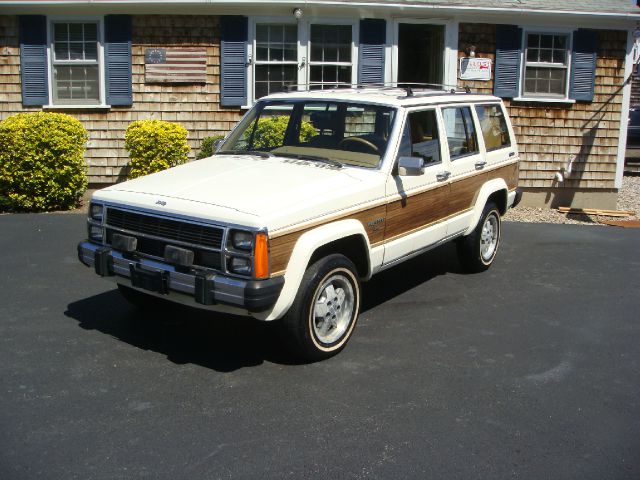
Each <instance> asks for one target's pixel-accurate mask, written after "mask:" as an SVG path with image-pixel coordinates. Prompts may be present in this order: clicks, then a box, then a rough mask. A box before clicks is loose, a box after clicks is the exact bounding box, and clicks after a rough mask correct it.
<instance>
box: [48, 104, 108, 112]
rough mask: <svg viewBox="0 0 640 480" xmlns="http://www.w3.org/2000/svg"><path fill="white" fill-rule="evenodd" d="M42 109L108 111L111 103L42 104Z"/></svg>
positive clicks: (50, 110)
mask: <svg viewBox="0 0 640 480" xmlns="http://www.w3.org/2000/svg"><path fill="white" fill-rule="evenodd" d="M42 110H44V111H47V112H55V111H70V110H76V111H78V110H80V111H84V112H86V111H93V112H97V111H108V110H111V105H44V106H43V107H42Z"/></svg>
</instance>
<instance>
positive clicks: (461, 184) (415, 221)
mask: <svg viewBox="0 0 640 480" xmlns="http://www.w3.org/2000/svg"><path fill="white" fill-rule="evenodd" d="M500 177H501V178H504V179H505V181H506V182H507V185H508V186H509V189H512V188H515V187H516V186H517V178H518V165H517V164H516V163H513V164H510V165H506V166H504V167H500V168H497V169H494V170H490V171H488V172H483V173H480V174H478V175H474V176H472V177H469V178H466V179H462V180H458V181H454V182H452V183H451V184H446V185H439V186H436V187H435V188H432V189H430V190H427V191H424V192H420V193H417V194H414V195H409V196H407V197H405V198H402V199H400V200H397V201H393V202H391V203H389V204H388V205H380V206H377V207H373V208H369V209H366V210H362V211H360V212H356V213H352V214H349V215H344V216H342V217H334V218H331V219H330V220H325V221H320V222H317V223H316V224H313V225H310V226H307V227H305V228H304V229H301V230H298V231H295V232H291V233H287V234H285V235H281V236H279V237H275V238H271V239H270V258H271V272H272V274H281V273H283V272H284V271H285V270H286V269H287V265H288V263H289V259H290V257H291V253H292V252H293V249H294V247H295V245H296V242H297V241H298V239H299V238H300V237H301V236H302V235H303V234H304V233H306V232H308V231H310V230H313V229H314V228H317V227H319V226H321V225H324V224H326V223H330V222H336V221H339V220H347V219H355V220H358V221H359V222H360V223H362V225H363V226H364V229H365V232H366V233H367V236H368V238H369V243H370V244H371V245H377V244H380V243H382V242H384V241H389V240H392V239H395V238H398V237H401V236H403V235H407V234H408V233H411V232H413V231H416V230H419V229H421V228H424V227H427V226H428V225H432V224H434V223H436V222H438V221H441V220H444V219H445V218H450V217H451V216H453V215H455V214H457V213H460V212H463V211H465V210H468V209H469V208H471V207H473V205H474V204H475V200H476V197H477V195H478V192H479V190H480V188H481V187H482V185H483V183H484V182H486V181H489V180H491V179H493V178H500Z"/></svg>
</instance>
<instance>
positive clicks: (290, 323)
mask: <svg viewBox="0 0 640 480" xmlns="http://www.w3.org/2000/svg"><path fill="white" fill-rule="evenodd" d="M359 309H360V282H359V280H358V277H357V275H356V268H355V266H354V265H353V263H352V262H351V261H350V260H349V259H348V258H346V257H345V256H343V255H338V254H333V255H329V256H327V257H325V258H322V259H320V260H318V261H317V262H315V263H314V264H313V265H311V266H310V267H309V268H308V269H307V271H306V272H305V274H304V276H303V278H302V282H301V284H300V288H299V290H298V294H297V295H296V299H295V300H294V302H293V305H292V306H291V308H290V309H289V311H288V312H287V314H286V315H285V316H284V317H283V318H282V320H281V326H282V330H283V333H284V339H285V341H286V342H287V347H289V349H290V350H291V351H292V353H294V355H295V356H296V357H297V358H299V359H302V360H308V361H316V360H322V359H324V358H328V357H331V356H333V355H335V354H336V353H338V352H339V351H340V350H342V349H343V348H344V346H345V345H346V344H347V341H348V340H349V338H350V337H351V334H352V332H353V329H354V327H355V325H356V321H357V319H358V311H359Z"/></svg>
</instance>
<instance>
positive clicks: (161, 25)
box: [0, 15, 627, 189]
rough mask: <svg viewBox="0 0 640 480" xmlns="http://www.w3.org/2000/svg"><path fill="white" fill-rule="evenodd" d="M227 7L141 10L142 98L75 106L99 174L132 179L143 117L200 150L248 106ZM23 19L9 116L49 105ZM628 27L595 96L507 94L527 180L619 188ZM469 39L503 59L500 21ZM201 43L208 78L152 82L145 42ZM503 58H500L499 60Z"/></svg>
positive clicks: (12, 38)
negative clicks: (28, 75) (30, 91)
mask: <svg viewBox="0 0 640 480" xmlns="http://www.w3.org/2000/svg"><path fill="white" fill-rule="evenodd" d="M219 18H220V17H217V16H205V15H193V16H189V15H133V16H132V17H131V24H132V52H131V53H132V74H133V75H132V91H133V104H132V106H130V107H129V106H121V107H113V108H111V110H110V111H72V112H70V113H71V114H72V115H73V116H75V117H77V118H78V119H79V120H80V121H81V122H82V123H83V125H84V126H85V127H86V128H87V130H88V131H89V143H88V149H87V153H86V159H87V163H88V165H89V179H90V182H91V183H113V182H115V181H118V180H120V179H122V176H123V174H124V173H126V170H125V166H126V164H127V162H128V157H127V152H126V150H125V149H124V131H125V129H126V127H127V126H128V125H129V124H130V123H131V122H132V121H134V120H140V119H147V118H151V119H162V120H168V121H174V122H176V121H177V122H180V123H181V124H182V125H184V127H185V128H186V129H187V130H188V132H189V143H190V145H191V147H192V151H191V154H190V156H191V158H193V157H194V156H195V153H196V152H197V150H198V148H199V145H200V143H201V141H202V139H203V138H204V137H207V136H211V135H216V134H223V133H226V132H227V131H228V130H229V129H230V128H231V127H232V126H233V125H234V124H235V123H236V122H237V121H238V120H239V119H240V118H241V115H242V113H243V111H242V110H240V109H239V108H238V107H230V108H225V107H222V106H221V105H220V67H219V65H220V20H219ZM18 24H19V22H18V17H17V16H7V15H4V16H2V15H0V119H4V118H6V117H8V116H9V115H11V114H13V113H17V112H22V111H32V110H35V111H37V110H40V108H41V107H25V106H23V103H22V95H21V77H20V51H19V50H20V49H19V25H18ZM626 35H627V34H626V31H608V30H598V31H597V37H598V54H597V63H596V79H595V97H594V100H593V102H577V103H574V104H552V103H523V102H513V101H510V100H508V99H506V100H505V103H506V104H507V106H508V107H509V112H510V114H511V117H512V119H513V124H514V127H515V131H516V135H517V137H518V143H519V146H520V152H521V158H522V163H521V174H520V175H521V181H520V185H521V186H523V187H533V188H540V187H541V188H549V187H561V188H565V187H569V188H596V189H613V188H615V184H614V182H615V175H616V173H615V172H616V156H617V145H618V137H619V132H620V130H619V129H620V116H621V114H620V111H621V109H622V85H623V82H624V79H623V75H624V61H625V48H626V39H627V36H626ZM469 45H475V46H476V52H477V55H478V56H480V57H488V58H492V59H494V62H495V50H496V25H488V24H470V23H463V24H461V25H460V33H459V49H460V51H459V53H458V55H459V57H463V56H465V55H466V53H465V50H466V48H467V47H468V46H469ZM152 47H162V48H172V47H176V48H179V47H198V48H204V49H206V52H207V75H206V83H204V84H186V85H176V84H145V81H144V61H145V58H144V55H145V49H147V48H152ZM494 64H495V63H494ZM460 82H461V83H462V84H463V85H469V86H470V87H472V89H473V90H475V91H478V92H480V93H488V94H492V93H493V82H492V81H490V82H480V81H467V82H463V81H460ZM571 154H573V155H576V162H575V163H574V165H573V172H574V174H573V175H572V176H571V177H570V178H567V179H566V181H565V182H564V183H563V184H560V185H557V184H555V183H554V180H553V178H554V174H555V173H556V172H557V171H558V170H559V169H560V168H561V167H565V166H566V164H567V161H568V158H569V155H571Z"/></svg>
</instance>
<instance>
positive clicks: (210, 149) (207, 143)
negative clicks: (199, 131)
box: [196, 135, 224, 160]
mask: <svg viewBox="0 0 640 480" xmlns="http://www.w3.org/2000/svg"><path fill="white" fill-rule="evenodd" d="M223 138H224V135H214V136H213V137H207V138H204V139H202V143H201V144H200V151H199V152H198V155H196V158H197V159H198V160H200V159H201V158H207V157H210V156H211V155H213V154H214V153H215V151H214V144H215V143H216V141H217V140H222V139H223Z"/></svg>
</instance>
